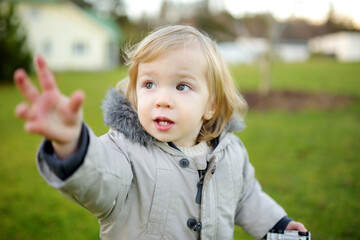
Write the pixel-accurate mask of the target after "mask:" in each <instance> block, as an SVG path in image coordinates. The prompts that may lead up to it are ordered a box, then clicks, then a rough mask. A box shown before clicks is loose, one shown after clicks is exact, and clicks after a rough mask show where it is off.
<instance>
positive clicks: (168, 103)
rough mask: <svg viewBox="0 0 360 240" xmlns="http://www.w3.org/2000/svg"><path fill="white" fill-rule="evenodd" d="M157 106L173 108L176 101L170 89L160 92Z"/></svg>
mask: <svg viewBox="0 0 360 240" xmlns="http://www.w3.org/2000/svg"><path fill="white" fill-rule="evenodd" d="M156 107H157V108H173V107H174V103H173V100H172V97H171V93H170V91H168V90H166V89H164V90H161V91H159V92H158V96H157V98H156Z"/></svg>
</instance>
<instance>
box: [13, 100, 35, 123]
mask: <svg viewBox="0 0 360 240" xmlns="http://www.w3.org/2000/svg"><path fill="white" fill-rule="evenodd" d="M15 115H16V116H17V117H18V118H20V119H23V120H28V119H30V118H31V110H30V107H29V106H28V105H27V104H26V103H20V104H19V105H17V106H16V108H15Z"/></svg>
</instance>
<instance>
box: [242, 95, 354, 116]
mask: <svg viewBox="0 0 360 240" xmlns="http://www.w3.org/2000/svg"><path fill="white" fill-rule="evenodd" d="M243 96H244V98H245V100H246V101H247V102H248V104H249V107H250V110H267V109H281V110H286V111H291V112H296V111H301V110H305V109H319V110H330V109H335V108H343V107H346V106H348V105H350V104H351V103H353V102H354V101H356V98H354V97H350V96H346V95H330V94H327V93H309V92H299V91H272V92H270V93H269V94H267V95H261V94H259V93H258V92H244V93H243Z"/></svg>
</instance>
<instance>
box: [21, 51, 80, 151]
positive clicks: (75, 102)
mask: <svg viewBox="0 0 360 240" xmlns="http://www.w3.org/2000/svg"><path fill="white" fill-rule="evenodd" d="M35 66H36V72H37V76H38V79H39V83H40V86H41V89H42V92H39V90H38V89H37V88H36V87H35V85H34V84H33V83H32V82H31V81H30V79H29V77H28V76H27V74H26V72H25V71H24V70H23V69H18V70H16V71H15V73H14V81H15V83H16V85H17V87H18V88H19V90H20V92H21V93H22V95H23V96H24V97H25V98H26V99H27V100H28V102H29V104H28V103H20V104H19V105H18V106H17V107H16V109H15V114H16V115H17V116H18V117H19V118H21V119H23V120H24V121H25V131H27V132H29V133H35V134H40V135H42V136H44V137H45V138H46V139H48V140H50V141H51V142H52V144H53V146H54V149H55V152H56V153H57V154H58V155H59V156H60V157H66V156H67V155H69V154H71V153H72V152H74V151H75V150H76V147H77V143H78V139H79V136H80V132H81V123H82V111H81V106H82V104H83V102H84V99H85V95H84V93H83V92H81V91H76V92H74V93H73V94H72V95H71V96H70V97H67V96H65V95H63V94H62V93H61V92H60V90H59V89H58V87H57V85H56V81H55V77H54V75H53V74H52V72H51V71H50V69H49V68H48V67H47V65H46V63H45V60H44V59H43V58H42V57H40V56H38V57H36V59H35Z"/></svg>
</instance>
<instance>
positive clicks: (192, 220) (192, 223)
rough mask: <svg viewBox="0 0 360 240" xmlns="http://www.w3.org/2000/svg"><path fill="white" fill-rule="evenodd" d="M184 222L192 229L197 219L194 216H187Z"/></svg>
mask: <svg viewBox="0 0 360 240" xmlns="http://www.w3.org/2000/svg"><path fill="white" fill-rule="evenodd" d="M186 224H187V226H188V227H189V228H190V229H193V228H194V227H195V225H196V224H197V221H196V220H195V219H194V218H189V219H188V220H187V223H186Z"/></svg>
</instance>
